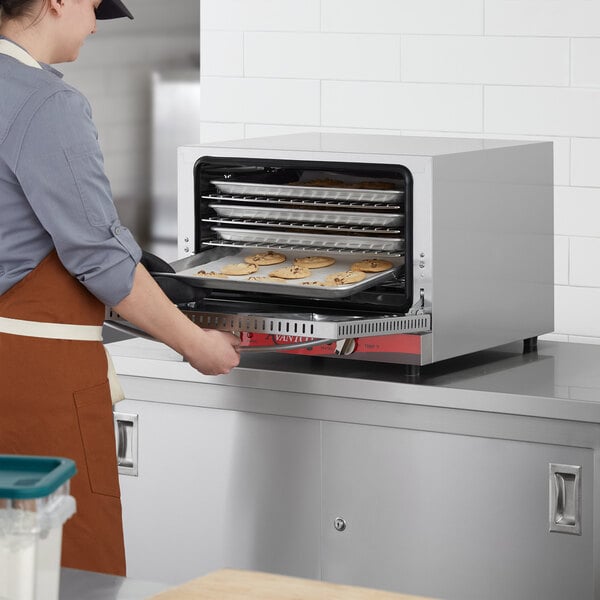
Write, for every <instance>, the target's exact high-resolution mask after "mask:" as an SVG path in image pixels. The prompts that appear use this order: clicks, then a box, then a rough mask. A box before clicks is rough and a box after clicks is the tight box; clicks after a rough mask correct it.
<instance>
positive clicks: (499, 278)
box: [113, 133, 554, 366]
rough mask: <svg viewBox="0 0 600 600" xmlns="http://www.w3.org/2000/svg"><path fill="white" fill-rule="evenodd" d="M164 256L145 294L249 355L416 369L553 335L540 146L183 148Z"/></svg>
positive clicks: (339, 142) (343, 138)
mask: <svg viewBox="0 0 600 600" xmlns="http://www.w3.org/2000/svg"><path fill="white" fill-rule="evenodd" d="M178 254H179V256H180V258H179V260H177V261H176V262H174V263H173V264H172V265H171V268H170V269H168V270H167V269H164V270H162V272H158V273H155V276H157V279H159V280H162V282H163V283H164V282H165V281H167V283H169V281H170V280H175V282H176V284H177V286H185V289H187V290H188V291H187V292H186V293H184V297H181V296H180V297H179V298H178V300H179V305H180V308H181V309H182V310H183V311H184V312H185V313H186V314H187V315H188V316H189V317H190V318H191V319H192V320H194V321H195V322H196V323H197V324H198V325H199V326H202V327H207V328H218V329H223V330H229V331H236V332H240V334H241V337H242V343H243V346H245V347H246V348H249V349H254V350H257V349H260V351H265V348H266V349H271V350H274V351H282V352H294V353H303V354H312V355H327V356H336V357H344V358H348V359H358V360H369V361H378V362H389V363H397V364H406V365H418V366H420V365H426V364H429V363H432V362H437V361H440V360H444V359H447V358H451V357H455V356H459V355H463V354H467V353H470V352H475V351H478V350H482V349H485V348H490V347H493V346H498V345H500V344H504V343H507V342H512V341H515V340H521V339H523V340H525V341H526V346H527V347H535V341H536V339H537V336H538V335H541V334H544V333H548V332H551V331H552V330H553V327H554V300H553V299H554V292H553V282H554V265H553V260H554V253H553V158H552V143H550V142H527V141H507V140H485V139H453V138H426V137H404V136H394V135H389V136H388V135H354V134H331V133H306V134H294V135H283V136H274V137H266V138H256V139H246V140H239V141H231V142H222V143H215V144H208V145H204V146H184V147H181V148H179V154H178ZM257 255H258V256H259V258H258V259H257V258H256V257H257ZM265 257H266V258H265ZM309 257H312V258H311V260H309V261H306V260H305V259H307V258H309ZM314 257H320V259H325V260H319V261H317V260H316V259H315V258H314ZM253 260H254V262H253ZM274 261H280V262H277V263H276V262H274ZM256 262H267V263H273V264H259V265H256V269H254V267H253V265H254V264H256ZM307 262H308V263H309V264H308V270H309V273H308V274H307V273H306V271H303V270H301V269H297V268H296V267H298V266H305V265H306V263H307ZM325 263H331V264H328V265H327V264H325ZM357 263H358V265H357ZM316 264H319V265H321V264H325V266H319V267H318V268H312V267H313V266H314V265H316ZM235 265H237V268H236V267H235ZM244 265H246V267H244ZM369 267H372V268H369ZM359 268H360V270H359V271H358V273H359V274H358V275H353V273H356V272H357V269H359ZM280 269H284V272H283V273H282V271H280ZM231 270H233V271H238V272H239V273H240V274H235V275H231V274H228V275H224V274H223V272H222V271H226V272H227V271H231ZM274 271H277V274H279V275H281V274H285V275H286V276H290V277H291V276H294V277H297V278H293V279H286V278H283V277H274V276H273V275H274V273H273V272H274ZM242 273H243V274H242ZM290 273H291V274H290ZM344 273H345V274H346V275H343V274H344ZM167 287H168V286H167ZM178 289H183V288H181V287H180V288H178ZM176 295H177V294H176ZM114 317H115V315H113V318H114ZM116 318H117V320H118V317H116Z"/></svg>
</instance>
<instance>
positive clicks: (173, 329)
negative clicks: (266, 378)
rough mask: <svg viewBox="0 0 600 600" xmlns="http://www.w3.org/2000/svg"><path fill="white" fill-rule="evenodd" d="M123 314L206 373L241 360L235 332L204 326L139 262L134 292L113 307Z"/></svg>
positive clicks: (228, 368)
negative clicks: (164, 290) (169, 296)
mask: <svg viewBox="0 0 600 600" xmlns="http://www.w3.org/2000/svg"><path fill="white" fill-rule="evenodd" d="M113 308H114V309H115V310H116V311H117V312H118V313H119V314H120V315H121V316H123V317H125V318H126V319H127V320H128V321H130V322H131V323H133V324H134V325H136V326H137V327H139V328H140V329H143V330H144V331H145V332H147V333H148V334H150V335H151V336H152V337H154V338H156V339H157V340H159V341H161V342H163V343H165V344H167V345H168V346H170V347H171V348H173V350H175V351H176V352H179V354H182V355H183V357H184V358H185V359H186V360H187V361H188V362H189V363H190V364H191V365H192V367H194V368H195V369H197V370H198V371H200V372H201V373H204V374H205V375H219V374H221V373H229V371H231V369H233V368H234V367H236V366H237V365H238V364H239V362H240V355H239V345H240V340H239V338H237V337H236V336H234V335H233V334H231V333H226V332H223V331H216V330H205V329H201V328H200V327H198V326H197V325H195V324H194V323H192V321H190V319H188V318H187V317H186V316H185V315H184V314H183V313H182V312H181V311H180V310H179V309H178V308H177V307H176V306H175V305H174V304H173V303H172V302H171V301H170V300H169V298H168V297H167V296H166V295H165V294H164V293H163V291H162V290H161V289H160V287H159V286H158V284H157V283H156V282H155V281H154V279H153V278H152V276H151V275H150V274H149V273H148V271H147V270H146V269H145V268H144V267H143V266H142V265H137V267H136V270H135V273H134V279H133V287H132V289H131V292H130V294H129V295H128V296H127V297H125V298H124V299H123V300H121V302H119V303H118V304H117V305H115V306H114V307H113Z"/></svg>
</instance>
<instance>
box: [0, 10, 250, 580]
mask: <svg viewBox="0 0 600 600" xmlns="http://www.w3.org/2000/svg"><path fill="white" fill-rule="evenodd" d="M124 16H128V17H130V18H132V17H131V14H130V13H129V11H128V10H127V8H126V7H125V6H124V5H123V4H122V2H121V1H120V0H103V1H100V0H0V90H1V92H0V214H1V215H2V216H1V218H0V453H7V454H13V453H14V454H45V455H58V456H66V457H70V458H73V459H74V460H75V461H76V463H77V469H78V474H77V475H76V476H75V477H74V478H73V480H72V482H71V492H72V494H73V496H75V498H76V500H77V513H76V515H75V516H74V517H73V518H71V519H69V520H68V521H67V522H66V524H65V527H64V531H63V536H64V537H63V539H64V542H63V565H65V566H68V567H73V568H79V569H88V570H93V571H101V572H106V573H112V574H115V575H124V574H125V557H124V549H123V534H122V525H121V504H120V493H119V483H118V477H117V467H116V456H115V440H114V430H113V421H112V409H111V408H112V405H111V399H110V391H109V384H108V380H107V360H106V355H105V353H104V349H103V346H102V343H101V335H100V334H101V325H102V321H103V317H104V307H105V305H107V306H112V307H114V308H115V309H116V310H117V311H118V312H119V313H120V314H121V315H123V316H124V317H125V318H127V319H128V320H129V321H131V322H132V323H134V324H135V325H137V326H139V327H140V328H142V329H144V330H146V331H147V332H148V333H149V334H151V335H152V336H154V337H155V338H157V339H160V340H161V341H163V342H164V343H166V344H168V345H169V346H171V347H172V348H174V349H175V350H177V351H178V352H179V353H181V354H182V355H183V356H184V357H185V358H186V359H187V360H188V361H189V362H190V364H191V365H192V366H193V367H195V368H196V369H198V370H199V371H201V372H202V373H205V374H210V375H216V374H220V373H228V372H229V371H230V370H231V369H232V368H234V367H235V366H236V365H237V364H238V362H239V353H238V345H239V340H238V339H237V338H236V337H235V336H233V335H231V334H228V333H222V332H217V331H204V330H201V329H200V328H198V327H197V326H195V325H194V324H193V323H192V322H191V321H190V320H188V319H187V318H186V317H185V316H184V315H183V314H182V313H181V312H180V311H179V310H177V309H176V308H175V307H174V306H173V304H172V303H171V302H170V301H169V299H168V298H167V297H166V296H165V295H164V294H163V293H162V291H161V290H160V288H159V287H158V286H157V285H156V283H155V282H154V280H153V279H152V277H151V276H150V275H149V274H148V272H147V271H146V270H145V269H144V268H143V266H141V265H140V264H139V260H140V256H141V251H140V248H139V247H138V245H137V243H136V242H135V240H134V239H133V237H132V236H131V234H130V232H129V231H128V230H127V229H126V228H125V227H123V226H122V225H121V224H120V223H119V220H118V216H117V214H116V211H115V208H114V205H113V202H112V198H111V192H110V186H109V183H108V181H107V179H106V176H105V174H104V169H103V160H102V155H101V152H100V149H99V146H98V141H97V133H96V129H95V127H94V125H93V123H92V120H91V116H90V115H91V111H90V108H89V105H88V103H87V101H86V99H85V98H84V97H83V96H82V95H81V94H80V93H79V92H77V91H76V90H75V89H74V88H72V87H71V86H69V85H68V84H66V83H64V82H63V81H62V78H61V77H62V76H61V74H60V73H59V72H58V71H56V70H55V69H53V68H52V67H50V66H49V65H50V64H53V63H61V62H66V61H73V60H75V59H76V58H77V55H78V53H79V50H80V48H81V46H82V44H83V42H84V40H85V39H86V38H87V36H88V35H90V34H92V33H94V32H95V30H96V19H97V18H104V19H110V18H116V17H124Z"/></svg>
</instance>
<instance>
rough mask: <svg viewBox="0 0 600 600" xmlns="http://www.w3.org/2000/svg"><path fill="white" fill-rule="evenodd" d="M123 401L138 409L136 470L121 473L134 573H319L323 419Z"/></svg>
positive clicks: (177, 577)
mask: <svg viewBox="0 0 600 600" xmlns="http://www.w3.org/2000/svg"><path fill="white" fill-rule="evenodd" d="M161 385H163V386H164V387H165V394H168V385H165V384H164V383H163V384H161ZM118 410H119V412H124V413H133V414H138V415H139V419H138V427H139V430H138V437H139V457H138V476H137V477H131V476H126V475H121V477H120V481H121V493H122V501H123V522H124V529H125V542H126V551H127V566H128V568H127V572H128V575H129V576H130V577H135V578H138V579H146V580H152V581H164V582H166V583H173V584H176V583H180V582H182V581H186V580H189V579H192V578H194V577H199V576H200V575H203V574H205V573H207V572H209V571H212V570H214V569H218V568H222V567H225V566H227V567H235V568H243V569H255V570H262V571H270V572H275V573H286V574H290V575H297V576H303V577H312V578H315V577H318V576H319V567H318V556H319V553H318V550H319V537H320V520H319V515H320V475H319V473H320V447H319V444H320V431H319V423H318V422H315V421H308V420H305V419H293V418H284V417H274V416H270V415H254V414H249V413H240V412H234V411H224V410H215V409H206V408H197V407H190V406H181V405H172V404H162V403H156V402H141V401H131V400H126V401H124V402H122V403H120V404H119V405H118Z"/></svg>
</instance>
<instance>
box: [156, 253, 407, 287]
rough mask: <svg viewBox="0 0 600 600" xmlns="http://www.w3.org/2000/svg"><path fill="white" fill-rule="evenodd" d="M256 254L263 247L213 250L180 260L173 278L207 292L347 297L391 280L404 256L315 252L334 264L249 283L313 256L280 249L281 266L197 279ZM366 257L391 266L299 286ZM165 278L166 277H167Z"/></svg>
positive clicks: (345, 267)
mask: <svg viewBox="0 0 600 600" xmlns="http://www.w3.org/2000/svg"><path fill="white" fill-rule="evenodd" d="M258 252H265V248H260V247H249V248H243V249H241V250H240V249H239V248H235V249H226V250H225V249H223V248H216V249H214V250H208V251H206V252H202V253H200V254H197V255H196V256H194V257H192V259H189V258H187V259H182V260H180V261H177V262H175V263H173V264H172V267H173V268H174V269H175V275H171V276H174V277H176V278H177V279H182V280H184V281H186V282H187V283H189V284H190V285H194V286H196V287H206V288H211V289H223V290H235V291H242V290H244V291H249V292H252V291H255V292H260V293H273V294H287V295H291V296H306V297H312V298H344V297H346V296H349V295H351V294H354V293H356V292H358V291H360V290H363V289H366V288H369V287H371V286H373V285H375V284H378V283H381V282H383V281H386V280H390V279H393V278H394V274H395V273H397V272H398V270H399V269H400V268H401V267H402V266H403V265H404V257H402V256H391V257H389V256H381V255H373V254H368V253H366V254H360V253H358V254H356V253H352V254H344V253H336V254H327V253H319V254H318V255H319V256H321V255H323V256H331V258H334V259H335V261H336V262H335V263H334V264H333V265H331V266H329V267H323V268H321V269H312V270H311V274H310V275H309V276H308V277H306V278H304V279H285V280H281V281H280V280H275V279H273V278H271V280H264V281H252V280H249V279H248V278H249V277H268V276H269V273H270V272H271V271H275V270H276V269H280V268H282V267H291V266H292V265H293V264H294V259H295V258H300V257H305V256H315V255H317V253H316V252H315V253H310V252H306V251H301V250H281V251H276V252H279V253H280V254H284V255H285V256H286V258H287V260H286V261H285V262H283V263H279V264H276V265H268V266H261V267H258V270H257V271H256V272H254V273H252V274H250V275H239V276H233V275H229V276H228V277H227V279H221V278H217V277H200V276H198V275H196V273H197V272H198V271H200V270H203V271H207V272H211V271H215V272H219V271H220V270H221V268H222V267H224V266H225V265H228V264H232V263H241V262H244V257H246V256H252V255H253V254H257V253H258ZM370 258H381V259H384V260H389V261H390V262H391V263H392V264H393V265H394V266H393V267H392V268H391V269H389V270H387V271H383V272H381V273H365V275H366V277H365V279H363V280H362V281H359V282H357V283H352V284H347V285H340V286H328V287H321V286H317V285H303V282H305V281H311V282H312V281H319V282H321V281H324V280H325V278H326V277H327V275H332V274H333V273H338V272H340V271H347V270H349V269H350V265H351V264H352V263H355V262H358V261H359V260H365V259H370ZM167 275H169V274H167Z"/></svg>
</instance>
